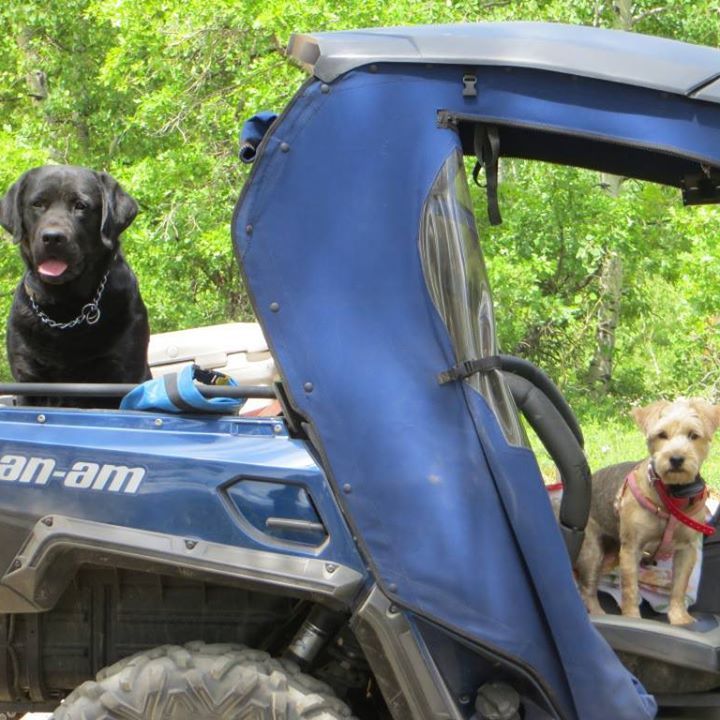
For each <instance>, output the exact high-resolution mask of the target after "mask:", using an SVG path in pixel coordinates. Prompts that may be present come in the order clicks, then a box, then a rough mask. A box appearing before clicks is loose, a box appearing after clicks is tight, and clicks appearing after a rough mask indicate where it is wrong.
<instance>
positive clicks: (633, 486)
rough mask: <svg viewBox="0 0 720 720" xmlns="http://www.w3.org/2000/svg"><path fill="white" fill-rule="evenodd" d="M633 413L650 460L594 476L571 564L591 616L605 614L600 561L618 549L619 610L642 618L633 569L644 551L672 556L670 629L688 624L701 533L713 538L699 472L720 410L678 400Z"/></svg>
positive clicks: (704, 403) (692, 400)
mask: <svg viewBox="0 0 720 720" xmlns="http://www.w3.org/2000/svg"><path fill="white" fill-rule="evenodd" d="M632 414H633V417H634V418H635V421H636V422H637V424H638V426H639V427H640V429H641V430H642V431H643V433H644V434H645V437H646V438H647V445H648V450H649V451H650V457H648V458H646V459H645V460H643V461H642V462H640V463H635V462H629V463H621V464H619V465H612V466H610V467H607V468H603V469H602V470H599V471H598V472H597V473H595V474H594V475H593V478H592V505H591V511H590V519H589V521H588V525H587V528H586V531H585V541H584V543H583V546H582V549H581V551H580V555H579V557H578V560H577V563H576V569H577V571H578V582H579V585H580V592H581V594H582V597H583V600H584V602H585V606H586V607H587V609H588V612H590V613H592V614H602V612H603V610H602V608H601V607H600V603H599V602H598V597H597V588H598V580H599V576H600V573H601V569H602V565H603V559H604V558H605V557H606V555H607V554H608V553H612V552H614V551H617V550H618V544H619V553H620V579H621V585H622V603H621V610H622V613H623V615H628V616H630V617H640V611H639V609H638V605H639V601H640V595H639V589H638V567H639V565H640V562H641V560H642V559H643V553H646V554H649V555H650V557H651V558H654V557H656V556H657V557H662V556H665V557H672V561H673V565H672V567H673V579H672V588H671V591H670V604H669V608H668V618H669V620H670V623H671V624H672V625H687V624H689V623H692V622H693V618H692V617H691V616H690V614H689V613H688V611H687V608H686V605H685V592H686V590H687V586H688V581H689V579H690V574H691V572H692V569H693V566H694V565H695V561H696V559H697V546H698V538H699V534H700V533H702V532H704V533H706V534H709V533H711V532H712V529H711V528H709V527H708V526H707V525H704V519H705V499H706V496H707V491H706V489H705V483H704V481H703V480H702V478H701V477H700V466H701V465H702V463H703V461H704V460H705V458H706V457H707V454H708V450H709V448H710V441H711V439H712V436H713V434H714V433H715V431H716V430H717V428H718V425H720V406H719V405H711V404H710V403H709V402H707V401H706V400H703V399H701V398H690V399H684V398H682V399H679V400H676V401H675V402H672V403H670V402H668V401H666V400H660V401H659V402H656V403H653V404H652V405H648V406H647V407H643V408H636V409H635V410H633V411H632ZM663 498H664V499H663ZM670 506H674V507H670ZM678 511H679V514H678Z"/></svg>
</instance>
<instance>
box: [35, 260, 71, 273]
mask: <svg viewBox="0 0 720 720" xmlns="http://www.w3.org/2000/svg"><path fill="white" fill-rule="evenodd" d="M66 270H67V263H66V262H63V261H62V260H45V262H41V263H40V264H39V265H38V272H39V273H40V274H41V275H49V276H50V277H59V276H60V275H62V274H63V273H64V272H65V271H66Z"/></svg>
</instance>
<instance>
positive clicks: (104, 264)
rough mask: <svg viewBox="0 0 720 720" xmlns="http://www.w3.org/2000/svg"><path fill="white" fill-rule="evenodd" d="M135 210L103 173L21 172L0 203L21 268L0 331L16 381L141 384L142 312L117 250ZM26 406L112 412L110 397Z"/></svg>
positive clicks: (146, 333)
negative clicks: (4, 326)
mask: <svg viewBox="0 0 720 720" xmlns="http://www.w3.org/2000/svg"><path fill="white" fill-rule="evenodd" d="M137 211H138V206H137V203H136V202H135V200H134V199H133V198H132V197H130V195H128V194H127V193H126V192H125V191H124V190H123V189H122V188H121V187H120V185H119V184H118V183H117V181H116V180H115V179H114V178H112V177H111V176H110V175H108V174H107V173H104V172H95V171H93V170H88V169H87V168H82V167H75V166H70V165H57V166H55V165H47V166H43V167H38V168H34V169H32V170H29V171H28V172H26V173H25V174H24V175H22V177H20V179H19V180H18V181H17V182H16V183H15V184H14V185H13V186H12V187H11V188H10V190H9V191H8V192H7V194H6V195H5V196H4V197H2V198H1V199H0V225H2V227H4V228H5V229H6V230H7V231H8V232H9V233H11V234H12V236H13V240H14V242H15V243H17V244H18V245H19V247H20V254H21V255H22V259H23V261H24V262H25V265H26V267H27V271H26V272H25V275H24V277H23V278H22V280H21V281H20V283H19V284H18V286H17V288H16V290H15V296H14V300H13V304H12V308H11V310H10V318H9V320H8V326H7V351H8V357H9V360H10V369H11V371H12V374H13V377H14V378H15V380H16V381H18V382H80V383H88V382H102V383H138V382H142V381H144V380H147V379H149V378H150V369H149V368H148V363H147V346H148V340H149V337H150V330H149V325H148V318H147V311H146V309H145V305H144V304H143V301H142V298H141V297H140V292H139V290H138V284H137V280H136V278H135V275H134V274H133V272H132V270H131V269H130V267H129V266H128V264H127V263H126V262H125V259H124V258H123V256H122V253H121V252H120V234H121V233H122V232H123V230H125V229H126V228H127V227H128V226H129V225H130V223H131V222H132V221H133V220H134V219H135V215H136V214H137ZM25 401H26V402H27V403H29V404H33V405H39V404H43V405H45V404H52V405H58V404H59V405H75V406H87V407H117V405H118V404H119V399H118V398H90V399H85V400H80V399H78V398H75V399H73V398H37V397H36V398H32V397H29V396H28V397H27V398H25Z"/></svg>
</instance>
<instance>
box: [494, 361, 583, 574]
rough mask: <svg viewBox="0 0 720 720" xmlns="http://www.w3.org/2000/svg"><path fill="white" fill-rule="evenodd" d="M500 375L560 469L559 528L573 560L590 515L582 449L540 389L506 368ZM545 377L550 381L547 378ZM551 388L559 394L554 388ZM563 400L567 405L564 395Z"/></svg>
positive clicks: (562, 417)
mask: <svg viewBox="0 0 720 720" xmlns="http://www.w3.org/2000/svg"><path fill="white" fill-rule="evenodd" d="M503 376H504V378H505V381H506V382H507V384H508V387H509V388H510V392H511V394H512V396H513V399H514V400H515V404H516V405H517V407H518V409H519V410H520V411H521V412H522V414H523V415H524V416H525V418H526V419H527V421H528V422H529V423H530V425H531V426H532V428H533V430H534V431H535V432H536V433H537V436H538V437H539V438H540V441H541V442H542V444H543V445H544V446H545V448H546V449H547V451H548V453H550V457H552V459H553V461H554V463H555V464H556V465H557V467H558V470H559V471H560V477H561V478H562V481H563V487H564V489H563V496H562V501H561V503H560V515H559V522H560V529H561V532H562V534H563V538H564V540H565V543H566V545H567V549H568V553H569V555H570V560H571V561H574V560H575V558H576V557H577V555H578V553H579V552H580V547H581V546H582V541H583V537H584V531H585V526H586V525H587V521H588V516H589V515H590V499H591V484H590V477H591V473H590V467H589V465H588V462H587V459H586V458H585V453H584V452H583V449H582V447H581V445H580V443H579V441H578V439H577V435H576V434H575V433H574V432H573V431H572V429H571V427H570V425H569V424H568V422H567V420H566V418H565V416H564V415H563V414H562V413H561V412H560V411H559V409H558V407H557V406H556V404H555V403H554V402H553V401H551V400H550V399H549V398H548V396H547V395H546V394H545V392H544V391H543V390H541V389H540V388H539V387H537V386H536V385H535V384H534V383H532V382H531V381H530V380H529V379H527V378H526V377H521V376H520V375H515V374H514V373H512V372H509V371H507V370H505V371H504V372H503ZM545 377H546V378H547V376H545ZM547 380H548V382H551V381H550V379H549V378H547ZM553 387H555V386H554V385H553ZM555 391H556V392H557V394H558V395H560V391H559V390H557V388H555ZM560 397H561V398H562V396H560ZM563 403H564V404H565V405H567V403H565V400H564V398H563ZM568 410H569V406H568ZM571 412H572V411H571ZM573 418H574V416H573ZM578 431H579V428H578ZM581 437H582V436H581Z"/></svg>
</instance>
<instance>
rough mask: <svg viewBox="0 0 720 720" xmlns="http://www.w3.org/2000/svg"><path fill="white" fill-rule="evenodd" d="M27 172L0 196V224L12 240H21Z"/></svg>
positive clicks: (22, 235) (17, 241) (16, 241)
mask: <svg viewBox="0 0 720 720" xmlns="http://www.w3.org/2000/svg"><path fill="white" fill-rule="evenodd" d="M27 177H28V173H25V174H24V175H22V176H21V177H20V179H19V180H18V181H17V182H16V183H15V184H14V185H13V186H12V187H11V188H10V189H9V190H8V191H7V193H6V194H5V195H4V196H3V197H2V198H0V225H2V227H4V228H5V229H6V230H7V231H8V232H9V233H10V234H11V235H12V236H13V242H14V243H19V242H22V239H23V237H24V235H25V227H24V224H23V218H22V198H23V192H24V191H25V185H26V183H27Z"/></svg>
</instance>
